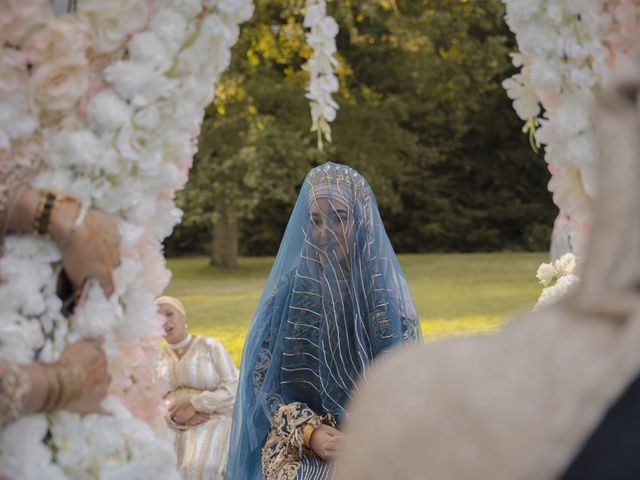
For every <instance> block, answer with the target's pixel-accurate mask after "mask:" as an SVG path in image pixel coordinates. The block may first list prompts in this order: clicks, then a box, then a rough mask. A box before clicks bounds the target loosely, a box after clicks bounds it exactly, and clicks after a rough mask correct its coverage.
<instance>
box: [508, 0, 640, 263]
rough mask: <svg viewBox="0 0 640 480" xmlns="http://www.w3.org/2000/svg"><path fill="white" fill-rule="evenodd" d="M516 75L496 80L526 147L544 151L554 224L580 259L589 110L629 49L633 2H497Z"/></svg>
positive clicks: (591, 183)
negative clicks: (510, 36) (511, 37)
mask: <svg viewBox="0 0 640 480" xmlns="http://www.w3.org/2000/svg"><path fill="white" fill-rule="evenodd" d="M504 1H505V4H506V11H507V14H506V20H507V23H508V24H509V27H510V28H511V30H512V31H513V32H514V33H515V35H516V40H517V43H518V47H519V50H520V52H519V53H517V54H514V55H513V56H512V58H513V64H514V66H516V67H518V68H520V71H519V72H518V73H516V74H515V75H514V76H513V77H511V78H509V79H506V80H505V81H504V82H503V86H504V88H505V89H506V90H507V94H508V96H509V98H511V99H512V100H513V106H514V109H515V110H516V113H517V114H518V116H519V117H520V118H521V119H522V120H523V121H525V122H526V123H525V127H524V131H525V132H527V133H529V134H530V136H531V143H532V145H534V148H536V147H537V146H538V145H544V147H545V160H546V161H547V163H548V164H549V166H550V167H549V168H550V171H551V173H552V175H553V177H554V178H552V181H551V182H550V185H549V189H550V190H551V191H552V193H553V195H554V201H555V203H556V205H558V207H559V208H560V217H559V221H558V222H557V225H560V226H561V227H562V229H558V230H562V231H564V232H569V235H570V239H569V242H565V243H568V244H570V245H571V247H572V249H573V251H574V252H575V253H576V254H578V255H582V254H583V253H584V249H585V247H586V235H587V233H588V231H589V228H590V227H589V226H590V222H591V216H590V214H591V202H592V199H593V197H594V196H595V193H596V182H595V148H594V141H593V135H594V132H593V122H592V119H591V108H592V105H593V102H594V99H595V96H596V94H597V92H598V91H599V90H600V88H601V87H602V85H603V83H604V82H605V81H606V80H607V78H608V75H609V74H610V72H611V70H612V67H613V66H614V65H615V64H616V63H617V62H618V61H619V59H620V57H621V56H624V55H626V54H627V53H628V52H629V50H630V48H631V47H632V46H633V45H634V43H635V39H636V38H637V32H638V25H639V22H638V20H639V19H640V2H639V1H638V0H504Z"/></svg>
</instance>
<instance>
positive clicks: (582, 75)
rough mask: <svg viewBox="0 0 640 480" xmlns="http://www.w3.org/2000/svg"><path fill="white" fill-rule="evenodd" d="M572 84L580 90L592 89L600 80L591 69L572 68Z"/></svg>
mask: <svg viewBox="0 0 640 480" xmlns="http://www.w3.org/2000/svg"><path fill="white" fill-rule="evenodd" d="M570 79H571V82H572V83H573V84H575V85H577V86H578V87H580V88H591V87H593V86H595V84H596V83H597V81H598V79H597V78H596V76H595V75H594V73H593V71H592V70H591V69H590V68H587V67H583V68H572V69H571V74H570Z"/></svg>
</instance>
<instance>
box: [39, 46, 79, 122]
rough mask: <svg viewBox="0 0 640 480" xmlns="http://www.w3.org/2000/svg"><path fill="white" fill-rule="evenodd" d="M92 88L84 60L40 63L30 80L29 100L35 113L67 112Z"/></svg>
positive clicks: (75, 59) (67, 59)
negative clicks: (88, 88) (89, 87)
mask: <svg viewBox="0 0 640 480" xmlns="http://www.w3.org/2000/svg"><path fill="white" fill-rule="evenodd" d="M88 85H89V77H88V67H87V62H86V60H85V59H84V58H82V57H76V58H62V59H59V60H56V61H54V62H45V63H43V64H41V65H40V66H39V67H38V68H37V69H36V71H35V73H34V74H33V75H32V76H31V79H30V80H29V100H30V103H31V107H32V108H33V109H34V111H36V112H52V113H55V114H63V113H68V112H69V111H71V109H73V107H75V105H76V103H77V102H78V100H80V98H81V97H82V96H83V95H84V92H85V90H86V89H87V86H88Z"/></svg>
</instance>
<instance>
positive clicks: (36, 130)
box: [0, 0, 252, 479]
mask: <svg viewBox="0 0 640 480" xmlns="http://www.w3.org/2000/svg"><path fill="white" fill-rule="evenodd" d="M0 4H1V5H2V6H1V7H0V8H1V9H2V12H3V13H2V19H0V32H1V33H0V45H1V46H2V50H1V53H0V157H2V158H0V160H1V161H2V162H4V164H5V165H4V166H6V165H14V166H15V165H17V166H28V165H34V164H36V163H38V164H40V165H41V168H40V169H39V172H40V173H39V174H38V175H37V176H36V177H35V179H34V180H33V185H34V186H35V187H37V188H43V189H44V188H46V189H52V190H55V191H64V192H67V193H70V194H73V195H75V196H76V198H78V200H79V201H80V202H81V203H82V204H83V205H84V206H85V207H92V208H98V209H100V210H103V211H105V212H109V213H113V214H115V215H117V216H118V217H119V218H120V222H119V230H120V234H121V236H122V251H123V259H122V262H121V265H120V266H119V267H118V268H117V269H116V270H115V271H114V283H115V286H116V292H115V294H114V295H113V296H112V297H110V298H106V297H105V296H104V294H103V292H102V290H101V288H99V287H98V286H97V285H92V286H91V287H90V288H89V290H88V297H87V301H86V302H85V303H84V304H83V305H82V306H81V307H79V308H78V309H77V310H76V312H75V315H74V316H73V317H72V318H70V319H68V318H65V317H63V316H62V315H61V313H60V307H61V301H60V300H59V299H58V297H57V296H56V293H55V284H56V279H57V274H58V272H59V264H60V259H61V256H60V251H59V249H58V248H57V246H56V245H55V244H53V243H52V242H50V241H48V240H44V239H38V238H32V237H28V236H9V237H7V239H6V242H5V254H4V256H3V257H2V258H0V275H1V276H2V278H3V282H2V283H1V284H0V316H1V317H2V319H3V321H2V324H0V358H5V359H11V360H14V361H23V362H28V361H33V360H34V359H39V360H42V361H52V360H55V359H56V358H57V356H58V355H59V354H60V353H61V352H62V350H63V349H64V347H65V346H66V345H68V344H69V343H70V342H73V341H75V340H77V339H79V338H84V337H95V336H104V337H105V338H106V344H105V348H106V349H107V352H108V354H109V357H110V371H111V373H112V376H113V378H114V383H113V388H112V391H111V392H110V396H109V397H108V399H107V400H106V401H105V402H104V406H105V408H106V409H107V410H109V411H111V412H112V415H111V416H101V415H87V416H84V417H81V416H80V415H77V414H74V413H69V412H59V413H56V414H53V415H49V416H45V415H32V416H29V417H23V418H20V419H18V420H16V421H14V422H13V423H12V424H10V425H9V426H7V427H6V428H4V429H3V430H2V431H1V432H0V452H2V453H1V455H2V456H1V458H0V461H2V462H3V473H4V474H6V475H7V476H9V477H10V478H25V479H30V478H47V479H62V478H78V479H80V478H82V479H85V478H100V479H106V478H132V479H133V478H145V479H146V478H157V479H177V478H179V475H178V473H177V470H176V468H177V467H176V459H175V453H174V450H173V446H172V445H171V444H169V443H168V442H167V441H166V440H164V439H163V438H161V436H160V435H159V434H158V432H157V431H156V430H157V429H154V427H157V425H156V424H155V422H157V420H158V419H160V418H161V416H160V413H161V412H162V402H161V396H160V391H159V390H158V388H159V387H158V386H154V385H152V383H151V377H152V368H153V357H154V351H155V348H154V347H153V344H151V343H150V342H149V341H150V339H153V338H157V337H159V336H160V327H161V325H162V319H161V317H160V316H159V315H158V314H157V313H156V310H155V305H154V301H153V300H154V297H155V296H156V295H158V294H159V293H161V292H162V290H163V289H164V288H165V287H166V285H167V284H168V281H169V278H170V272H169V271H168V270H167V269H166V267H165V265H164V258H163V256H162V248H161V242H162V240H163V239H164V238H165V237H167V236H168V235H169V234H170V232H171V230H172V228H173V226H174V225H175V224H176V223H177V222H178V221H179V219H180V215H181V212H180V211H179V210H178V209H177V208H176V207H175V205H174V203H173V192H175V190H176V189H178V188H180V187H181V186H182V185H183V184H184V182H185V181H186V178H187V172H188V169H189V168H190V166H191V158H192V156H193V154H194V152H195V146H194V145H195V143H194V140H195V139H196V138H197V136H198V133H199V128H200V124H201V122H202V118H203V112H204V107H205V106H206V105H207V104H208V103H210V102H211V100H212V99H213V95H214V88H215V82H216V80H217V79H218V78H219V76H220V74H221V73H222V72H223V71H224V70H225V69H226V68H227V66H228V64H229V61H230V48H231V46H232V45H233V44H234V43H235V42H236V40H237V38H238V35H239V27H238V24H239V23H240V22H242V21H244V20H246V19H248V18H249V17H250V16H251V13H252V2H251V0H123V1H119V2H108V1H104V0H83V1H82V2H78V7H77V12H75V13H72V14H63V15H59V16H55V15H54V14H53V12H52V7H51V4H50V3H49V1H48V0H21V1H20V2H17V1H8V2H6V1H5V2H0Z"/></svg>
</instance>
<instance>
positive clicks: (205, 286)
mask: <svg viewBox="0 0 640 480" xmlns="http://www.w3.org/2000/svg"><path fill="white" fill-rule="evenodd" d="M399 258H400V263H402V266H403V268H404V269H405V273H406V275H407V280H408V282H409V288H410V289H411V293H412V294H413V298H414V300H415V303H416V306H417V308H418V313H419V314H420V318H421V323H422V332H423V334H424V336H425V339H426V340H434V339H438V338H444V337H448V336H454V335H465V334H470V333H477V332H487V331H493V330H496V329H498V328H500V326H501V325H502V324H503V323H504V322H505V321H507V320H508V318H509V316H511V315H513V314H514V313H517V312H518V311H521V310H523V309H526V308H529V307H531V305H533V304H534V303H535V301H536V299H537V297H538V295H539V293H540V289H541V287H540V286H539V285H538V283H537V280H536V275H535V274H536V269H537V268H538V265H539V264H540V263H542V262H543V261H546V260H547V254H546V253H481V254H425V255H400V256H399ZM272 262H273V258H242V259H240V267H239V268H238V269H237V270H234V271H227V270H221V269H218V268H214V267H211V266H209V262H208V259H207V258H205V257H194V258H179V259H177V258H176V259H170V260H169V262H168V263H169V268H171V270H172V271H173V279H172V281H171V284H170V285H169V288H168V289H167V292H166V294H167V295H173V296H175V297H178V298H180V299H181V300H182V301H183V302H184V304H185V307H186V309H187V312H188V316H189V328H190V330H191V332H192V333H194V334H197V335H211V336H214V337H216V338H218V339H219V340H220V341H222V342H223V343H224V345H225V346H226V347H227V349H228V350H229V352H230V353H231V355H232V356H233V359H234V361H235V362H236V365H239V364H240V356H241V354H242V346H243V344H244V338H245V335H246V332H247V329H248V328H249V322H250V321H251V317H252V316H253V313H254V311H255V308H256V306H257V304H258V300H259V298H260V295H261V293H262V289H263V287H264V283H265V281H266V278H267V276H268V274H269V270H270V268H271V263H272Z"/></svg>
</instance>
